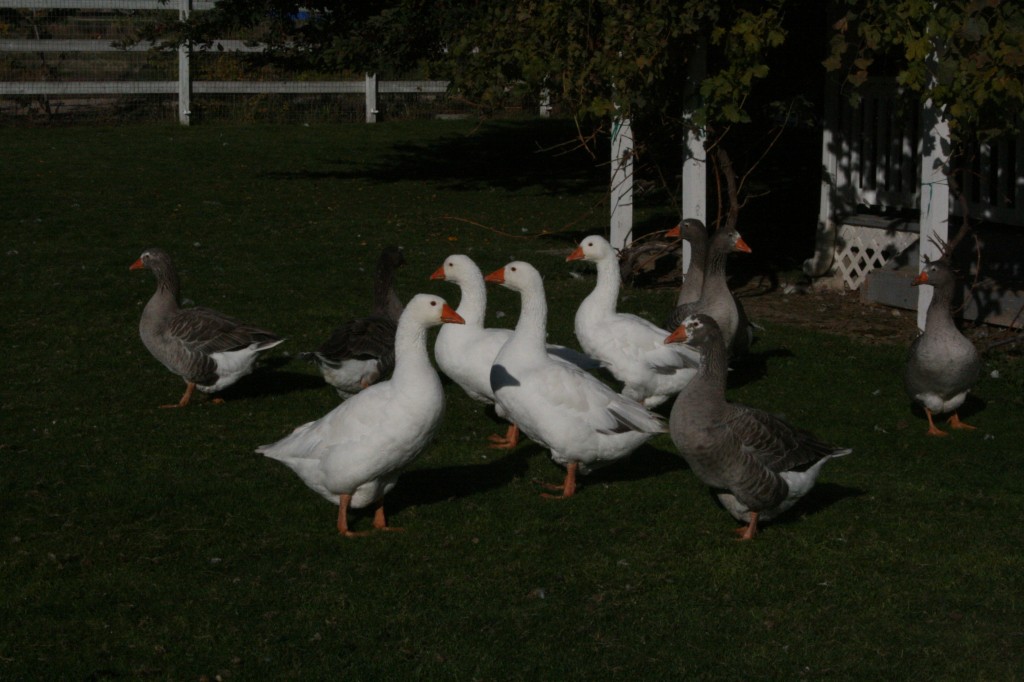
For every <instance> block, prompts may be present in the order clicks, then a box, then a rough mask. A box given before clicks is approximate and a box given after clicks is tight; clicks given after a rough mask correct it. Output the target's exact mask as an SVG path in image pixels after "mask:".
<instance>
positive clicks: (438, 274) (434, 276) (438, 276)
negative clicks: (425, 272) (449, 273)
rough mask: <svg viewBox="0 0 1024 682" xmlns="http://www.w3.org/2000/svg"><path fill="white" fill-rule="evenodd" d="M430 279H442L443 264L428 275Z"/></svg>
mask: <svg viewBox="0 0 1024 682" xmlns="http://www.w3.org/2000/svg"><path fill="white" fill-rule="evenodd" d="M430 279H444V265H442V266H441V267H439V268H438V269H437V270H434V273H433V274H432V275H430Z"/></svg>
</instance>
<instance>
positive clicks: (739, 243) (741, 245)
mask: <svg viewBox="0 0 1024 682" xmlns="http://www.w3.org/2000/svg"><path fill="white" fill-rule="evenodd" d="M732 247H733V248H734V249H736V250H737V251H742V252H743V253H751V252H752V251H751V248H750V247H749V246H747V243H746V242H745V241H743V237H740V238H739V239H737V240H736V243H735V244H733V246H732Z"/></svg>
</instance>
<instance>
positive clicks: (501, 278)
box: [484, 268, 505, 284]
mask: <svg viewBox="0 0 1024 682" xmlns="http://www.w3.org/2000/svg"><path fill="white" fill-rule="evenodd" d="M484 281H485V282H490V283H491V284H504V283H505V268H498V269H497V270H495V271H494V272H492V273H491V274H489V275H487V276H486V277H484Z"/></svg>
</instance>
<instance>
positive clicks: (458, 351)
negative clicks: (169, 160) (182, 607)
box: [131, 220, 980, 539]
mask: <svg viewBox="0 0 1024 682" xmlns="http://www.w3.org/2000/svg"><path fill="white" fill-rule="evenodd" d="M668 234H669V236H676V237H681V238H682V239H685V240H687V241H689V242H690V243H691V246H692V256H693V257H692V261H691V267H690V268H689V270H688V272H687V274H686V277H685V278H684V282H683V286H682V288H681V289H680V293H679V298H678V300H677V305H676V307H675V308H674V309H673V310H672V312H671V313H670V314H669V315H668V317H667V320H666V326H665V327H664V328H663V327H659V326H658V325H656V324H654V323H652V322H650V321H648V320H645V319H643V318H641V317H639V316H636V315H631V314H627V313H622V312H619V311H618V310H617V302H618V296H619V285H620V281H621V280H620V274H619V265H618V258H617V255H616V253H615V251H614V249H612V247H611V245H610V244H609V243H608V241H607V240H606V239H604V238H603V237H601V236H598V235H592V236H589V237H586V238H585V239H583V240H582V242H581V243H580V244H579V246H578V248H576V249H575V250H574V251H572V253H570V254H569V255H568V257H567V259H566V260H567V261H576V260H583V261H589V262H592V263H594V264H595V265H596V268H597V278H596V283H595V286H594V289H593V291H592V292H591V293H590V294H589V295H588V296H587V297H586V298H585V299H584V300H583V302H582V303H581V304H580V306H579V308H578V311H577V313H576V317H575V333H576V338H577V340H578V342H579V346H580V347H581V348H582V351H583V352H582V353H581V352H579V351H576V350H574V349H572V348H568V347H565V346H558V345H553V344H549V343H548V342H547V338H546V337H547V331H546V328H547V301H546V298H545V293H544V282H543V279H542V277H541V274H540V272H538V271H537V269H536V268H535V267H534V266H532V265H530V264H529V263H526V262H522V261H514V262H511V263H508V264H506V265H505V266H504V267H501V268H499V269H497V270H495V271H494V272H492V273H490V274H488V275H487V276H486V277H485V276H484V275H483V273H482V272H481V270H480V268H479V267H478V266H477V265H476V263H474V262H473V261H472V260H471V259H470V258H469V257H467V256H465V255H459V254H455V255H451V256H449V257H448V258H446V259H445V260H444V262H443V264H442V265H441V266H440V267H438V268H437V270H436V271H434V272H433V274H432V275H431V279H433V280H441V281H445V282H450V283H452V284H454V285H456V286H457V287H458V288H459V291H460V300H459V305H458V308H457V309H453V308H452V307H451V306H449V305H448V304H447V303H446V302H445V301H444V299H442V298H441V297H439V296H435V295H432V294H418V295H416V296H414V297H412V298H411V299H410V300H409V301H408V302H407V303H406V304H405V305H404V306H403V305H402V303H401V301H400V300H399V298H398V296H397V295H396V294H395V291H394V278H395V270H396V269H397V268H398V267H399V266H401V265H402V264H403V263H404V258H403V256H402V252H401V251H400V250H399V249H398V248H397V247H389V248H387V249H385V250H384V251H383V252H382V254H381V256H380V260H379V262H378V265H377V276H376V278H375V289H374V307H373V311H372V313H371V314H370V315H369V316H367V317H364V318H360V319H356V320H352V321H351V322H349V323H347V324H345V325H342V326H341V327H339V328H338V329H336V330H335V331H334V332H333V333H332V334H331V336H330V337H329V338H328V339H327V340H326V341H325V342H324V343H323V345H321V346H320V348H319V349H317V350H316V351H313V352H311V353H304V354H303V357H305V358H306V359H308V360H310V361H312V362H315V363H316V364H317V366H318V367H319V369H320V371H321V373H322V374H323V377H324V379H325V381H326V382H327V383H329V384H330V385H332V386H334V387H335V389H336V390H337V391H338V393H339V395H340V396H341V397H342V398H343V399H344V400H343V401H342V402H341V403H340V404H339V405H338V406H337V407H335V408H334V409H333V410H331V411H330V412H329V413H328V414H326V415H325V416H323V417H321V418H320V419H318V420H316V421H312V422H309V423H306V424H303V425H301V426H299V427H297V428H296V429H295V430H294V431H292V433H290V434H289V435H287V436H285V437H284V438H282V439H281V440H279V441H277V442H275V443H271V444H268V445H263V446H260V447H259V448H257V452H260V453H262V454H264V455H265V456H267V457H270V458H273V459H276V460H279V461H281V462H283V463H284V464H286V465H287V466H289V467H290V468H291V469H292V470H293V471H295V473H296V474H298V476H299V477H300V478H301V479H302V480H303V481H304V482H305V483H306V485H308V486H309V487H310V488H312V489H313V490H314V491H316V492H317V493H319V494H320V495H322V496H323V497H324V498H326V499H327V500H329V501H331V502H332V503H335V504H338V517H337V528H338V531H339V532H340V533H341V534H343V535H345V536H347V537H351V536H356V535H362V534H364V533H360V532H356V531H353V530H351V528H350V524H349V519H348V515H349V510H350V509H354V508H356V509H357V508H364V507H372V508H373V510H374V517H373V522H372V525H373V528H375V529H377V530H396V529H395V528H394V527H392V526H389V525H388V523H387V519H386V517H385V514H384V497H385V496H386V495H387V493H388V492H389V491H390V490H391V489H392V488H393V487H394V486H395V483H396V482H397V480H398V477H399V476H400V474H401V473H402V471H403V470H404V469H405V468H406V467H407V466H408V465H409V464H410V463H411V462H412V461H413V460H414V459H415V458H416V457H417V456H418V455H419V454H420V453H422V452H423V451H424V450H425V449H426V447H427V446H428V444H429V443H430V441H431V439H432V438H433V436H434V433H435V432H436V430H437V427H438V425H439V424H440V422H441V419H442V415H443V412H444V403H445V394H444V388H443V386H442V383H441V380H440V377H439V376H438V373H437V370H435V368H434V365H433V364H432V363H431V360H430V356H429V353H428V348H427V331H428V330H429V329H430V328H432V327H435V326H439V325H441V326H442V328H441V329H440V330H439V332H438V334H437V338H436V341H435V343H434V359H435V360H436V364H437V367H438V368H440V370H441V371H442V372H443V373H444V374H445V375H446V376H447V377H449V378H450V379H451V380H452V382H454V383H455V384H457V385H458V386H459V387H460V388H462V390H464V391H465V392H466V394H467V395H469V396H470V397H471V398H472V399H474V400H476V401H479V402H481V403H484V404H487V405H493V406H494V410H495V412H496V414H497V415H498V416H499V417H500V418H502V419H504V420H506V421H507V422H508V424H509V425H508V429H507V431H506V433H505V434H504V435H499V434H494V435H492V436H490V440H491V447H496V448H504V449H510V448H514V447H516V445H517V443H518V442H519V439H520V437H521V434H522V435H525V436H526V437H528V438H530V439H531V440H533V441H534V442H536V443H538V444H539V445H541V446H543V447H544V448H546V449H547V450H549V452H550V456H551V459H552V460H553V461H554V462H555V463H557V464H558V465H560V466H561V467H564V469H565V475H564V478H562V480H561V481H560V482H558V483H552V484H543V485H544V486H545V488H547V491H546V492H544V493H543V495H544V496H546V497H554V498H568V497H571V496H572V495H573V494H575V492H576V488H577V476H578V475H585V474H587V473H589V472H590V471H592V470H594V469H596V468H598V467H602V466H605V465H608V464H611V463H612V462H615V461H616V460H619V459H621V458H623V457H625V456H626V455H628V454H629V453H631V452H633V451H634V450H636V449H637V448H638V447H639V446H641V445H642V444H643V443H645V442H646V441H647V440H649V439H650V438H652V437H653V436H655V435H656V434H659V433H664V432H668V433H669V434H670V436H671V438H672V441H673V443H674V444H675V446H676V448H677V449H678V451H679V454H680V455H681V456H682V457H683V458H684V459H685V460H686V462H687V464H688V465H689V467H690V469H691V470H692V471H693V473H694V474H695V475H696V476H697V477H698V478H699V479H700V480H701V481H702V482H703V483H705V484H706V485H708V486H709V487H710V488H711V490H712V491H713V492H714V493H715V494H716V495H717V497H718V499H719V501H720V502H721V504H722V506H723V507H724V508H725V509H726V510H727V511H728V512H729V513H730V514H731V515H732V516H733V517H734V518H735V519H737V520H738V521H740V522H741V523H742V524H743V525H741V526H740V527H738V528H737V529H736V532H737V533H738V535H739V537H740V539H751V538H753V537H754V536H755V535H756V534H757V533H758V528H759V523H761V522H764V521H768V520H770V519H772V518H775V517H776V516H778V515H779V514H781V513H783V512H785V511H786V510H787V509H788V508H790V507H791V506H792V505H793V504H794V503H795V502H796V501H797V500H799V499H800V498H801V497H802V496H803V495H805V494H806V493H807V492H808V491H809V490H810V489H811V488H812V487H813V485H814V483H815V481H816V479H817V477H818V474H819V472H820V470H821V467H822V466H823V465H824V464H825V463H826V462H827V461H829V460H830V459H832V458H835V457H840V456H843V455H846V454H849V453H850V452H851V450H850V449H848V448H839V447H834V446H832V445H829V444H827V443H824V442H822V441H820V440H818V439H817V438H815V437H814V436H813V435H811V434H810V433H808V432H807V431H804V430H802V429H799V428H796V427H794V426H792V425H790V424H789V423H787V422H786V421H784V420H783V419H781V418H779V417H777V416H774V415H772V414H770V413H768V412H765V411H763V410H759V409H756V408H753V407H748V406H745V405H740V404H736V403H730V402H728V401H727V400H726V397H725V389H726V377H727V373H728V371H729V361H730V358H734V357H739V356H742V355H743V354H744V353H746V352H747V350H748V348H749V345H750V341H751V336H752V334H751V331H752V327H751V325H750V323H749V322H748V321H747V319H746V316H745V315H744V313H743V309H742V306H741V305H740V304H739V301H737V300H736V298H735V297H734V296H733V294H732V293H731V292H730V290H729V288H728V285H727V281H726V272H725V264H726V259H727V256H728V255H729V253H731V252H734V251H741V252H749V251H750V248H749V247H748V246H747V244H746V243H745V242H744V241H743V239H742V237H740V235H739V234H738V233H736V232H735V231H734V230H729V229H725V228H723V229H720V230H717V231H715V233H714V234H713V235H711V236H710V238H709V235H708V232H707V230H706V229H705V227H704V225H703V224H702V223H701V222H700V221H697V220H684V221H683V222H682V223H681V224H680V225H679V226H677V227H676V228H674V229H673V230H670V231H669V233H668ZM131 269H132V270H137V269H148V270H150V271H152V272H153V274H154V276H155V278H156V283H157V288H156V292H155V293H154V294H153V296H152V297H151V298H150V300H149V302H148V303H147V304H146V306H145V308H144V310H143V313H142V319H141V322H140V324H139V332H140V335H141V337H142V341H143V344H144V345H145V346H146V348H147V349H148V350H149V351H150V353H152V354H153V356H154V357H156V358H157V360H159V361H160V362H161V363H162V364H163V365H164V366H165V367H167V369H169V370H170V371H171V372H173V373H175V374H177V375H179V376H181V377H182V378H183V379H184V380H185V382H186V385H187V387H186V390H185V393H184V395H183V396H182V397H181V399H180V400H179V401H178V403H176V404H171V405H164V406H162V407H184V406H186V405H187V404H188V403H189V401H190V399H191V397H192V395H193V392H194V390H195V389H196V388H198V389H199V390H200V391H202V392H205V393H216V392H218V391H220V390H222V389H224V388H225V387H227V386H229V385H231V384H232V383H234V382H235V381H237V380H238V379H239V378H241V377H242V376H244V375H246V374H248V373H249V372H251V371H252V369H253V366H254V363H255V362H256V359H257V356H258V355H259V354H261V353H263V352H265V351H267V350H269V349H271V348H274V347H275V346H277V345H278V344H280V343H282V341H284V339H282V338H281V337H279V336H277V335H276V334H273V333H271V332H269V331H266V330H264V329H260V328H258V327H255V326H253V325H249V324H245V323H242V322H240V321H238V320H235V319H233V318H231V317H228V316H226V315H224V314H222V313H219V312H217V311H214V310H211V309H209V308H203V307H188V308H182V307H180V305H179V301H180V291H179V281H178V277H177V274H176V272H175V270H174V267H173V265H172V262H171V259H170V257H169V256H168V254H167V253H166V252H165V251H163V250H161V249H158V248H153V249H149V250H147V251H145V252H144V253H143V254H142V255H141V256H140V257H139V259H138V260H136V261H135V262H134V263H133V264H132V265H131ZM486 283H491V284H495V285H500V286H504V287H506V288H508V289H511V290H512V291H515V292H517V293H518V294H519V296H520V301H521V309H520V314H519V318H518V321H517V323H516V326H515V328H514V329H499V328H488V327H485V326H484V312H485V310H486V305H487V290H486ZM915 284H929V285H931V286H934V287H935V296H934V298H933V299H932V303H931V307H930V308H929V310H928V317H927V327H926V329H925V331H924V332H923V333H922V334H921V335H920V336H919V337H918V338H917V339H916V340H915V341H914V343H913V345H912V346H911V348H910V352H909V355H908V359H907V363H906V372H905V377H904V378H905V386H906V388H907V391H908V394H909V396H910V397H911V399H912V400H914V401H917V402H919V403H921V404H922V405H923V407H924V411H925V413H926V415H927V417H928V423H929V431H928V433H930V434H933V435H945V433H944V432H943V431H941V430H940V429H939V428H938V427H937V426H935V423H934V421H933V415H935V414H946V413H952V417H951V418H950V420H949V424H950V426H951V427H953V428H973V427H970V426H969V425H967V424H965V423H964V422H962V421H961V420H960V419H959V417H958V414H957V408H958V407H959V406H960V404H961V403H962V402H963V400H964V398H965V396H966V394H967V392H968V390H969V389H970V388H971V386H972V385H973V384H974V382H975V381H976V380H977V377H978V373H979V371H980V360H979V357H978V353H977V351H976V350H975V348H974V346H973V345H972V344H971V342H970V341H969V340H967V339H966V338H965V337H963V335H961V334H960V332H959V331H958V330H957V328H956V326H955V324H954V323H953V319H952V315H951V312H950V302H951V299H952V296H953V289H954V286H955V276H954V273H953V271H952V269H951V268H950V267H949V265H948V264H947V263H945V262H943V261H937V262H933V263H930V264H929V265H928V266H927V267H926V268H925V269H924V271H922V272H921V274H920V275H919V276H918V278H917V279H916V280H915ZM598 369H600V370H602V371H607V372H608V373H609V374H611V376H612V377H614V379H615V380H616V381H617V382H619V383H620V384H621V390H619V391H616V390H614V389H612V388H611V387H610V386H609V383H608V382H607V381H604V380H601V379H599V378H597V376H595V374H594V373H593V371H594V370H598ZM672 399H674V402H673V403H672V406H671V411H670V413H669V417H668V420H667V421H666V419H665V418H664V417H663V416H662V415H660V414H658V413H656V412H653V411H652V408H654V407H657V406H658V405H661V404H663V403H666V402H667V401H669V400H672Z"/></svg>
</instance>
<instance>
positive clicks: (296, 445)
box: [256, 294, 462, 537]
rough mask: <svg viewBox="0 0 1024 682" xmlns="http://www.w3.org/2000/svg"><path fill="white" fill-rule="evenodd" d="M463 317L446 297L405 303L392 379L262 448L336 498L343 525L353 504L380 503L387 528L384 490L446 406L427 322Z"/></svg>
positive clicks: (343, 527)
mask: <svg viewBox="0 0 1024 682" xmlns="http://www.w3.org/2000/svg"><path fill="white" fill-rule="evenodd" d="M445 322H454V323H461V322H462V318H461V317H459V315H458V314H457V313H456V312H455V311H454V310H452V309H451V308H450V307H449V306H448V304H447V303H445V302H444V299H442V298H440V297H439V296H432V295H429V294H419V295H417V296H415V297H413V299H412V300H411V301H409V303H408V305H406V307H405V310H404V311H403V313H402V316H401V317H400V318H399V319H398V331H397V333H396V334H395V369H394V372H393V374H392V375H391V379H390V380H389V381H383V382H380V383H376V384H373V385H372V386H369V387H367V388H366V389H364V390H363V391H361V392H359V393H357V394H355V395H354V396H352V397H351V398H349V399H348V400H346V401H345V402H343V403H341V404H340V405H338V406H337V407H336V408H334V409H333V410H331V411H330V412H328V413H327V414H326V415H325V416H323V417H321V418H320V419H318V420H316V421H313V422H309V423H308V424H303V425H302V426H300V427H298V428H297V429H295V430H294V431H293V432H292V433H291V434H290V435H288V436H285V437H284V438H282V439H281V440H279V441H277V442H276V443H273V444H271V445H262V446H260V447H259V448H257V449H256V452H260V453H262V454H264V455H266V456H267V457H270V458H272V459H276V460H279V461H281V462H284V463H285V464H287V465H288V466H289V467H290V468H291V469H292V470H293V471H295V473H296V474H298V475H299V478H301V479H302V480H303V481H304V482H305V484H306V485H308V486H309V487H310V488H312V489H313V490H314V491H316V492H318V493H320V494H321V495H323V496H324V497H325V498H326V499H327V500H329V501H331V502H334V503H336V504H338V532H340V533H341V534H342V535H345V536H347V537H352V536H355V535H360V533H355V532H353V531H351V530H349V524H348V509H349V508H350V507H351V508H356V509H357V508H360V507H366V506H368V505H371V504H375V505H376V511H375V514H374V518H373V527H374V528H376V529H378V530H397V529H394V528H389V527H388V525H387V520H386V519H385V516H384V496H385V495H386V494H387V493H388V492H389V491H390V490H391V489H392V488H393V487H394V486H395V482H396V481H397V480H398V476H399V474H400V473H401V472H402V470H403V469H404V468H405V467H406V466H408V465H409V463H411V462H412V461H413V460H414V459H415V458H416V457H417V456H418V455H419V454H420V453H421V452H422V451H423V450H424V448H426V446H427V444H428V443H429V442H430V440H431V438H432V437H433V435H434V431H435V430H436V428H437V426H438V424H439V423H440V422H441V415H442V414H443V412H444V390H443V389H442V387H441V380H440V378H438V376H437V371H435V370H434V367H433V365H431V364H430V357H429V356H428V355H427V329H428V328H430V327H434V326H436V325H439V324H442V323H445Z"/></svg>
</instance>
